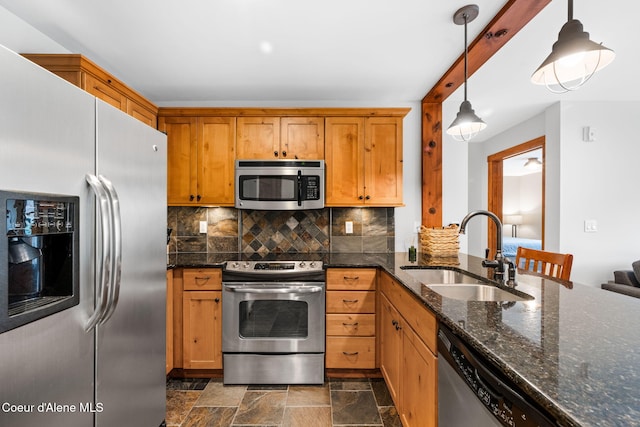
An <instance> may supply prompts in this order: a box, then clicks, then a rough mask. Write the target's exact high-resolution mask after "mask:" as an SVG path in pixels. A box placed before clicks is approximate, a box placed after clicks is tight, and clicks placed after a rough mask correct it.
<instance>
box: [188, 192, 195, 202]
mask: <svg viewBox="0 0 640 427" xmlns="http://www.w3.org/2000/svg"><path fill="white" fill-rule="evenodd" d="M193 199H194V197H193V194H189V201H190V202H193Z"/></svg>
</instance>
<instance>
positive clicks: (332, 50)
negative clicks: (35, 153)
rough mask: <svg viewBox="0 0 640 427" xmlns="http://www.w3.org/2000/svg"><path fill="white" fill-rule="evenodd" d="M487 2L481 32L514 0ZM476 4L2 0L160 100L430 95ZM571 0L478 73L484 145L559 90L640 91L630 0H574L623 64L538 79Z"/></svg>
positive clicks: (559, 2)
mask: <svg viewBox="0 0 640 427" xmlns="http://www.w3.org/2000/svg"><path fill="white" fill-rule="evenodd" d="M475 3H476V4H478V5H479V7H480V15H479V17H478V18H477V19H476V20H475V21H474V22H472V23H470V24H469V40H472V39H473V38H475V36H476V35H477V34H478V33H479V32H480V31H481V30H482V28H484V27H485V26H486V25H487V23H488V22H489V21H490V20H491V18H492V17H493V16H494V15H495V14H496V13H497V12H498V11H499V10H500V9H501V8H502V7H503V5H504V4H505V1H504V0H477V1H476V2H475ZM615 3H616V2H615V1H614V4H615ZM465 4H466V2H463V1H460V2H449V1H446V2H445V1H437V0H394V1H392V0H324V1H322V2H313V3H311V2H308V1H302V0H269V1H267V0H215V1H214V0H182V1H179V2H178V1H171V2H170V1H163V2H159V1H157V0H110V1H98V0H56V1H51V0H0V6H1V7H4V8H5V9H6V10H7V11H9V12H11V14H13V15H15V16H17V17H19V18H21V19H22V20H24V21H25V22H26V23H28V24H30V25H31V26H33V27H35V28H36V29H38V30H39V31H40V32H42V33H43V34H44V35H46V36H48V37H49V38H51V39H52V40H54V41H55V42H57V45H56V44H54V45H53V47H52V46H45V47H44V49H49V51H65V50H66V51H68V52H76V53H82V54H84V55H85V56H87V57H89V58H90V59H92V60H93V61H94V62H96V63H98V64H99V65H101V66H102V67H103V68H105V69H107V70H109V71H110V72H111V73H113V74H114V75H115V76H117V77H118V78H120V79H121V80H123V81H124V82H125V83H127V84H128V85H130V86H131V87H133V88H135V89H136V90H137V91H138V92H140V93H141V94H143V95H144V96H146V97H147V98H149V99H150V100H151V101H153V102H154V103H156V104H158V105H225V104H228V105H243V103H245V104H247V105H249V104H250V103H251V104H253V105H255V104H256V103H264V104H265V105H268V104H270V103H280V105H282V104H285V105H290V106H298V105H300V106H305V105H313V104H314V103H318V104H320V103H322V104H323V105H327V104H330V103H331V102H332V101H333V102H336V103H338V102H342V103H344V102H353V103H354V104H356V103H359V104H370V105H376V103H378V104H383V103H387V104H388V103H389V102H391V103H393V102H398V103H400V102H412V101H419V100H420V99H422V97H423V96H424V95H425V94H426V93H427V92H428V91H429V89H431V87H432V86H433V85H434V84H435V83H436V82H437V80H438V79H439V78H440V77H441V76H442V74H443V73H444V72H445V71H446V70H447V69H448V68H449V66H450V65H451V64H452V63H453V61H454V60H455V59H456V58H457V57H458V56H459V55H460V54H461V53H462V50H463V36H464V32H463V31H464V30H463V28H462V27H460V26H457V25H455V24H454V23H453V22H452V16H453V13H454V12H455V11H456V10H457V9H458V8H459V7H461V6H463V5H465ZM566 7H567V6H566V2H565V1H564V0H554V1H552V3H551V4H550V5H549V6H547V7H546V8H545V9H544V10H543V11H542V12H541V13H540V14H539V15H538V16H537V17H536V18H535V19H534V20H533V21H532V22H531V23H530V24H529V26H528V27H527V28H525V29H524V30H523V31H521V32H520V33H519V34H518V35H516V36H515V37H514V39H512V40H511V41H510V42H509V43H508V44H507V46H506V47H505V48H504V49H502V50H501V51H500V52H499V53H498V54H496V55H495V56H494V57H493V58H492V59H491V60H490V61H489V63H487V64H486V65H485V66H484V67H483V68H482V69H481V70H480V71H478V72H477V73H476V74H475V75H474V76H473V77H472V78H471V79H470V81H469V100H470V101H471V102H472V104H473V106H474V108H475V110H476V113H478V115H479V116H480V117H482V118H483V119H484V120H485V121H486V122H487V123H488V125H489V126H488V128H487V130H486V131H484V132H483V133H482V134H480V135H479V137H478V138H477V140H478V141H482V140H484V139H486V138H488V137H490V136H492V135H494V134H495V133H497V132H500V131H502V130H504V129H506V128H507V127H509V126H511V125H513V124H516V123H518V122H520V121H522V120H524V119H526V118H528V117H530V116H532V115H533V114H537V113H539V112H541V111H542V110H543V109H544V108H545V107H546V106H548V105H550V104H551V103H553V102H556V101H557V100H559V99H570V100H609V99H616V100H618V99H628V100H640V92H639V90H638V89H636V88H637V85H631V84H630V82H631V81H632V80H631V78H632V75H631V73H632V72H633V70H634V69H637V65H636V60H635V55H636V52H635V51H634V49H635V46H634V42H635V41H636V40H639V39H640V31H639V29H638V25H637V23H636V22H634V21H635V19H636V17H637V16H639V15H640V14H639V12H640V2H624V10H621V7H618V8H616V9H614V8H613V7H612V4H609V3H603V2H600V1H597V0H578V1H576V5H575V7H574V17H575V18H576V19H580V20H581V21H582V23H583V24H584V26H585V30H586V31H588V32H590V33H591V39H592V40H594V41H602V42H603V43H604V44H605V46H607V47H609V48H611V49H613V50H615V51H616V53H617V58H616V60H615V61H614V63H613V64H612V65H610V66H609V67H608V68H606V69H604V70H603V71H602V72H600V73H599V74H598V75H596V76H594V78H593V79H592V80H591V81H590V82H589V83H588V86H585V87H584V88H582V89H581V90H580V91H577V92H575V93H570V94H565V95H560V96H559V95H554V94H551V93H548V92H547V91H546V89H544V88H541V87H538V86H534V85H532V84H530V83H529V77H530V75H531V73H532V72H533V71H534V70H535V68H537V66H538V65H539V64H540V63H541V62H542V60H543V59H544V58H545V57H546V56H547V55H548V53H549V52H550V49H551V45H552V44H553V42H554V41H555V40H556V38H557V33H558V31H559V30H560V27H561V26H562V24H563V23H564V22H565V21H566V20H567V11H566ZM5 31H8V30H6V29H5ZM0 37H2V30H0ZM7 37H8V36H7V35H6V34H5V39H6V38H7ZM34 40H35V39H31V38H27V37H21V38H20V39H18V40H16V39H14V40H13V41H12V42H11V43H12V44H13V46H8V47H9V48H12V49H14V50H18V51H20V52H27V51H31V52H34V51H43V45H42V44H38V42H35V41H34ZM0 43H3V39H2V38H0ZM5 43H6V42H5ZM461 101H462V90H457V91H456V92H455V93H454V94H453V95H452V96H451V97H450V98H449V100H448V101H447V102H446V103H445V106H444V110H443V120H444V121H445V126H446V125H448V122H450V121H451V120H453V117H454V115H455V113H456V111H457V109H458V106H459V104H460V102H461Z"/></svg>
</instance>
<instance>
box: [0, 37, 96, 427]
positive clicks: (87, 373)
mask: <svg viewBox="0 0 640 427" xmlns="http://www.w3.org/2000/svg"><path fill="white" fill-rule="evenodd" d="M0 70H2V73H1V75H2V78H0V186H1V187H2V188H3V189H5V190H12V191H25V192H42V193H53V194H65V195H73V196H79V198H80V206H79V208H80V215H81V219H80V224H79V233H80V266H79V267H80V273H79V274H80V277H79V280H80V290H79V292H80V303H79V305H76V306H74V307H71V308H69V309H66V310H64V311H61V312H59V313H55V314H53V315H51V316H48V317H45V318H42V319H40V320H37V321H35V322H33V323H29V324H27V325H24V326H21V327H18V328H16V329H14V330H11V331H8V332H5V333H2V334H0V378H1V379H2V386H0V405H3V406H1V407H0V425H1V426H13V427H20V426H24V427H32V426H45V425H46V426H64V427H74V426H78V427H86V426H90V425H91V423H92V419H93V414H92V413H91V412H89V411H86V410H83V409H86V408H87V406H86V404H87V403H91V402H92V401H93V347H94V341H93V335H92V334H86V333H85V331H84V325H85V323H86V321H87V319H88V317H89V314H90V313H91V312H92V310H93V273H92V267H91V266H92V257H93V244H92V240H93V218H92V217H93V215H94V212H93V211H94V199H93V196H92V195H91V194H90V190H89V188H88V186H87V185H86V183H85V181H84V175H85V173H86V172H87V171H88V170H92V169H93V168H94V158H95V152H94V147H95V145H94V133H95V121H94V115H95V112H94V107H93V105H94V102H95V101H94V97H92V96H90V95H88V94H87V93H85V92H83V91H82V90H80V89H78V88H76V87H74V86H73V85H71V84H69V83H67V82H66V81H64V80H62V79H61V78H59V77H56V76H55V75H53V74H51V73H50V72H48V71H46V70H44V69H42V68H40V67H39V66H37V65H35V64H33V63H32V62H30V61H28V60H26V59H24V58H23V57H21V56H19V55H17V54H15V53H13V52H11V51H9V50H7V49H5V48H4V47H2V46H0ZM0 209H6V207H4V208H0ZM0 238H6V236H0ZM2 262H6V260H4V261H2ZM5 303H6V302H5ZM81 404H83V407H82V408H81V407H80V405H81ZM18 405H23V406H22V407H19V406H18ZM31 405H33V406H31ZM57 405H63V406H57ZM21 410H31V412H19V411H21Z"/></svg>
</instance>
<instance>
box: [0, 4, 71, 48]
mask: <svg viewBox="0 0 640 427" xmlns="http://www.w3.org/2000/svg"><path fill="white" fill-rule="evenodd" d="M0 44H2V45H3V46H5V47H7V48H9V49H11V50H12V51H14V52H20V53H26V52H30V53H69V51H68V50H66V49H65V48H64V47H62V46H61V45H59V44H58V43H56V42H55V41H53V40H51V39H50V38H49V37H47V36H45V35H44V34H42V33H41V32H40V31H38V30H36V29H35V28H33V27H32V26H31V25H29V24H27V23H26V22H25V21H23V20H22V19H20V18H18V17H17V16H15V15H14V14H13V13H11V12H9V11H8V10H7V9H5V8H4V7H2V6H0Z"/></svg>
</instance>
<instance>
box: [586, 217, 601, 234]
mask: <svg viewBox="0 0 640 427" xmlns="http://www.w3.org/2000/svg"><path fill="white" fill-rule="evenodd" d="M597 231H598V221H596V220H595V219H585V220H584V232H585V233H596V232H597Z"/></svg>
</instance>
